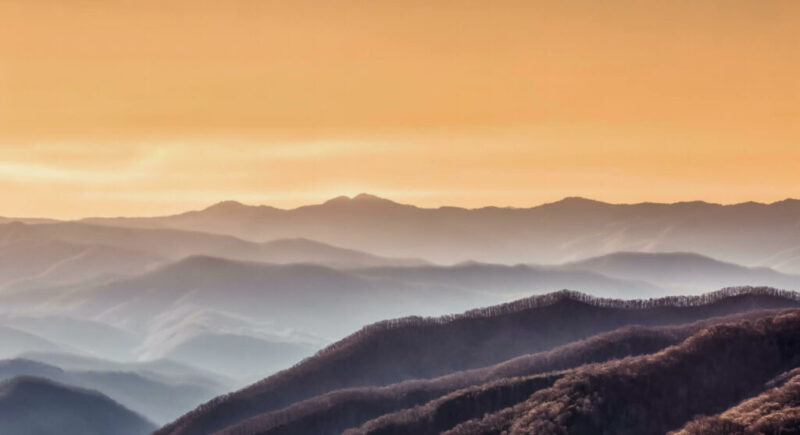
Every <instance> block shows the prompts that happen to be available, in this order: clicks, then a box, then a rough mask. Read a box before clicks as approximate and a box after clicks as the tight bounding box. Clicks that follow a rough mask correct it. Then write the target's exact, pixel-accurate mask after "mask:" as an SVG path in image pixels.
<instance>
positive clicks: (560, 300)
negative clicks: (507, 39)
mask: <svg viewBox="0 0 800 435" xmlns="http://www.w3.org/2000/svg"><path fill="white" fill-rule="evenodd" d="M795 306H798V297H797V295H796V294H795V293H786V292H780V291H776V290H773V289H765V288H762V289H754V288H741V289H729V290H725V291H720V292H717V293H713V294H708V295H704V296H700V297H672V298H665V299H658V300H649V301H618V300H608V299H595V298H592V297H588V296H585V295H582V294H579V293H574V292H558V293H553V294H549V295H544V296H538V297H532V298H529V299H524V300H521V301H517V302H515V303H510V304H506V305H500V306H495V307H490V308H486V309H482V310H475V311H472V312H468V313H465V314H463V315H459V316H448V317H443V318H433V319H422V318H408V319H402V320H396V321H388V322H383V323H378V324H375V325H371V326H369V327H367V328H365V329H363V330H362V331H360V332H358V333H356V334H354V335H352V336H350V337H348V338H346V339H344V340H342V341H340V342H338V343H335V344H333V345H331V346H330V347H328V348H327V349H325V350H323V351H321V352H319V353H318V354H317V355H315V356H314V357H312V358H309V359H306V360H304V361H303V362H302V363H300V364H298V365H296V366H295V367H293V368H291V369H289V370H285V371H283V372H280V373H278V374H275V375H273V376H271V377H269V378H266V379H264V380H263V381H261V382H258V383H256V384H253V385H252V386H250V387H247V388H245V389H242V390H240V391H238V392H236V393H233V394H231V395H227V396H224V397H221V398H218V399H216V400H214V401H211V402H209V403H207V404H205V405H203V406H201V407H199V408H198V409H197V410H195V411H193V412H191V413H189V414H187V415H186V416H184V417H182V418H181V419H179V420H177V421H176V422H174V423H172V424H170V425H167V426H165V427H164V428H162V429H161V431H160V432H159V433H161V434H168V433H169V434H201V433H211V432H213V431H215V430H219V429H223V428H225V427H228V426H231V425H233V424H236V423H240V422H242V421H244V420H246V419H248V418H252V417H254V416H257V415H259V414H263V413H267V412H270V411H274V410H278V409H281V408H284V407H286V406H289V405H291V404H293V403H296V402H299V401H302V400H306V399H309V398H312V397H314V396H318V395H321V394H325V393H328V392H331V391H334V390H339V389H344V388H354V387H362V386H382V385H388V384H392V383H396V382H400V381H403V380H411V379H425V378H433V377H438V376H444V375H447V374H449V373H455V372H459V371H463V370H469V369H476V368H479V367H484V366H488V365H492V364H497V363H500V362H503V361H506V360H509V359H511V358H515V357H518V356H521V355H526V354H530V353H536V352H543V351H547V350H550V349H553V348H554V347H557V346H560V345H564V344H567V343H570V342H572V341H575V340H580V339H584V338H587V337H590V336H592V335H595V334H598V333H602V332H607V331H611V330H613V329H616V328H619V327H622V326H625V325H629V324H645V325H670V324H681V323H688V322H692V321H697V320H701V319H706V318H710V317H715V316H723V315H730V314H735V313H740V312H746V311H750V310H754V309H768V308H786V307H795Z"/></svg>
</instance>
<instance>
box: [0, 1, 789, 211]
mask: <svg viewBox="0 0 800 435" xmlns="http://www.w3.org/2000/svg"><path fill="white" fill-rule="evenodd" d="M798 14H800V3H798V2H795V1H779V0H775V1H765V2H751V1H739V0H736V1H705V2H691V1H654V2H637V1H624V0H614V1H608V2H590V3H587V2H578V1H560V2H559V1H519V2H517V1H503V2H488V1H487V2H481V1H439V2H430V1H404V2H391V1H375V2H360V1H341V2H316V1H314V2H312V1H298V2H261V1H231V2H220V1H208V0H201V1H193V2H189V1H185V2H184V1H168V2H161V1H158V2H157V1H138V2H137V1H106V2H94V1H83V0H80V1H57V0H19V1H17V0H8V1H3V2H0V189H2V192H3V198H4V201H3V205H2V207H0V215H2V216H49V217H67V218H71V217H79V216H88V215H156V214H167V213H173V212H179V211H184V210H186V209H189V208H197V207H202V206H205V205H208V204H211V203H213V202H216V201H220V200H227V199H233V200H239V201H242V202H247V203H266V204H270V205H275V206H280V207H294V206H297V205H301V204H307V203H311V202H319V201H322V200H325V199H328V198H330V197H333V196H337V195H341V194H345V195H352V194H357V193H359V192H362V191H367V192H370V193H374V194H377V195H381V196H386V197H389V198H392V199H394V200H397V201H401V202H408V203H413V204H418V205H423V206H439V205H445V204H446V205H460V206H467V207H477V206H482V205H500V206H531V205H535V204H538V203H542V202H547V201H552V200H556V199H559V198H561V197H564V196H570V195H580V196H586V197H591V198H595V199H599V200H605V201H610V202H637V201H643V200H649V201H666V202H672V201H679V200H694V199H702V200H708V201H715V202H724V203H730V202H738V201H746V200H758V201H765V202H771V201H776V200H780V199H783V198H786V197H797V196H798V192H799V191H800V172H798V170H797V162H798V161H800V81H798V79H797V78H798V77H800V57H799V56H798V55H797V54H798V52H800V30H798V29H799V28H800V26H797V17H798V16H800V15H798Z"/></svg>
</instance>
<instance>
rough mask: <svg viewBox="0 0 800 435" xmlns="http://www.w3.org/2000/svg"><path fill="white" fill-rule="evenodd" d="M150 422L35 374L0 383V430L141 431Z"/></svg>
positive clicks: (29, 433)
mask: <svg viewBox="0 0 800 435" xmlns="http://www.w3.org/2000/svg"><path fill="white" fill-rule="evenodd" d="M154 428H155V426H154V425H153V423H151V422H149V421H147V420H145V419H144V418H143V417H141V416H140V415H138V414H136V413H134V412H132V411H130V410H128V409H126V408H125V407H123V406H121V405H119V404H118V403H116V402H114V401H113V400H111V399H109V398H108V397H106V396H104V395H102V394H100V393H97V392H94V391H91V390H85V389H81V388H75V387H69V386H66V385H62V384H58V383H55V382H53V381H49V380H46V379H42V378H36V377H25V376H22V377H17V378H14V379H10V380H7V381H5V382H3V383H2V384H0V433H4V434H14V435H39V434H56V433H57V434H64V435H145V434H149V433H150V432H152V431H153V429H154Z"/></svg>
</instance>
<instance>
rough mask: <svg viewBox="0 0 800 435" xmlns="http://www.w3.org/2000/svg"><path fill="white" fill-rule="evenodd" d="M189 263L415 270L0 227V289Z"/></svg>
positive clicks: (187, 240) (304, 244)
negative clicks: (206, 259)
mask: <svg viewBox="0 0 800 435" xmlns="http://www.w3.org/2000/svg"><path fill="white" fill-rule="evenodd" d="M192 255H210V256H218V257H224V258H230V259H237V260H250V261H260V262H267V263H276V264H287V263H313V264H322V265H327V266H330V267H336V268H357V267H371V266H418V265H423V264H425V263H426V262H425V261H423V260H417V259H413V258H409V259H401V258H398V259H392V258H384V257H379V256H376V255H371V254H368V253H365V252H360V251H356V250H352V249H344V248H338V247H335V246H331V245H327V244H324V243H319V242H315V241H312V240H306V239H299V238H296V239H281V240H272V241H269V242H266V243H253V242H248V241H245V240H241V239H238V238H235V237H228V236H220V235H214V234H208V233H202V232H196V231H182V230H160V229H135V228H118V227H110V226H102V225H88V224H83V223H74V222H62V223H46V224H39V225H34V224H25V223H21V222H11V223H6V224H0V260H2V261H0V286H1V285H3V284H5V285H8V284H9V283H16V285H17V287H21V288H23V289H29V288H31V287H36V286H37V285H39V286H41V285H43V284H51V283H75V282H80V281H84V280H88V279H91V278H96V277H104V276H108V275H111V276H120V275H123V276H124V275H135V274H138V273H142V272H145V271H147V270H148V269H152V268H153V267H154V266H156V265H159V264H164V263H166V262H168V261H175V260H178V259H181V258H184V257H188V256H192Z"/></svg>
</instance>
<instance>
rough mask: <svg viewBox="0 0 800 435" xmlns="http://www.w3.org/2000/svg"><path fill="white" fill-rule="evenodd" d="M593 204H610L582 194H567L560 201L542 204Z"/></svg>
mask: <svg viewBox="0 0 800 435" xmlns="http://www.w3.org/2000/svg"><path fill="white" fill-rule="evenodd" d="M591 205H608V203H607V202H602V201H597V200H594V199H589V198H584V197H582V196H567V197H565V198H563V199H561V200H559V201H556V202H551V203H548V204H543V205H542V206H551V207H552V206H567V207H581V206H591Z"/></svg>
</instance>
